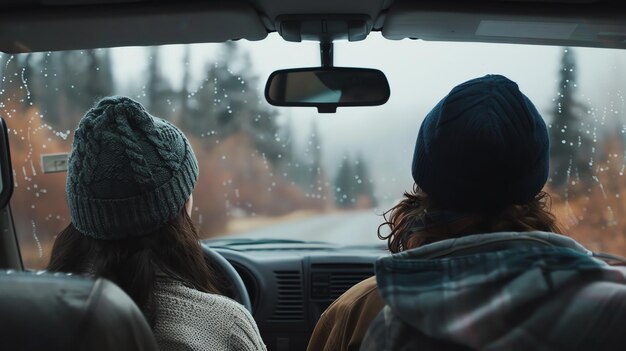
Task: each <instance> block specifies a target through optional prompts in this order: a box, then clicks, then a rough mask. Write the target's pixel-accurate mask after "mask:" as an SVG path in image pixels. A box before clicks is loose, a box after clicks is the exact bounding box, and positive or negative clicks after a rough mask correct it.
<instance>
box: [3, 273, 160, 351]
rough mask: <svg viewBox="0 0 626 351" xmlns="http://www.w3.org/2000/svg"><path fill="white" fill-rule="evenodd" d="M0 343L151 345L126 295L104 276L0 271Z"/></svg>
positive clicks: (19, 346)
mask: <svg viewBox="0 0 626 351" xmlns="http://www.w3.org/2000/svg"><path fill="white" fill-rule="evenodd" d="M0 345H1V346H0V348H2V349H4V350H16V351H19V350H94V351H105V350H115V351H126V350H129V351H130V350H139V351H142V350H157V349H158V348H157V344H156V341H155V339H154V335H153V334H152V331H151V329H150V326H149V325H148V323H147V322H146V320H145V318H144V316H143V314H142V313H141V311H140V310H139V308H138V307H137V306H136V305H135V303H134V302H133V301H132V299H131V298H130V297H129V296H128V295H126V293H124V292H123V291H122V290H121V289H120V288H119V287H117V286H116V285H115V284H113V283H111V282H110V281H108V280H106V279H95V280H94V279H90V278H87V277H82V276H71V275H66V274H61V273H43V272H42V273H32V272H17V271H0Z"/></svg>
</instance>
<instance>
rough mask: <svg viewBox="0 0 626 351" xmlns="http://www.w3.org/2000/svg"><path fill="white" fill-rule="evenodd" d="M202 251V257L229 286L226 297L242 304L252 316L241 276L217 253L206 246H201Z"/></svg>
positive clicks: (248, 296) (248, 297) (250, 304)
mask: <svg viewBox="0 0 626 351" xmlns="http://www.w3.org/2000/svg"><path fill="white" fill-rule="evenodd" d="M202 250H203V251H204V257H205V258H206V260H207V262H209V264H210V265H211V266H212V267H213V268H215V270H217V273H218V274H219V275H220V277H221V278H222V279H223V280H225V281H226V283H227V284H228V285H229V286H228V288H229V290H230V293H226V296H228V297H230V298H232V299H233V300H235V301H237V302H239V303H240V304H242V305H243V306H244V307H245V308H246V309H247V310H248V312H250V314H252V303H251V302H250V295H249V294H248V289H246V285H245V284H244V283H243V280H242V279H241V276H239V273H237V271H236V270H235V268H234V267H233V265H232V264H230V262H228V260H226V259H225V258H224V256H222V255H220V253H219V252H217V251H215V250H213V249H212V248H210V247H209V246H208V245H206V244H202Z"/></svg>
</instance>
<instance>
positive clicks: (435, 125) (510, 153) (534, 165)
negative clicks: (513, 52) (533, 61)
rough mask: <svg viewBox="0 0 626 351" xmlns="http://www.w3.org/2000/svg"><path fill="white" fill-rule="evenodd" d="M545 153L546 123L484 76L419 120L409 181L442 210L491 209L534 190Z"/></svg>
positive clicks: (511, 87)
mask: <svg viewBox="0 0 626 351" xmlns="http://www.w3.org/2000/svg"><path fill="white" fill-rule="evenodd" d="M549 149H550V148H549V141H548V131H547V129H546V125H545V123H544V121H543V119H542V118H541V116H540V115H539V112H537V109H536V108H535V106H534V105H533V104H532V103H531V102H530V100H529V99H528V98H527V97H526V96H525V95H524V94H522V93H521V92H520V91H519V88H518V86H517V84H515V83H514V82H513V81H511V80H509V79H508V78H506V77H503V76H500V75H488V76H485V77H482V78H476V79H472V80H470V81H467V82H465V83H463V84H461V85H459V86H457V87H455V88H454V89H452V91H450V93H449V94H448V95H447V96H446V97H445V98H443V100H441V101H440V102H439V103H438V104H437V106H435V107H434V108H433V109H432V111H430V113H429V114H428V115H427V116H426V118H425V120H424V122H423V123H422V126H421V128H420V131H419V134H418V136H417V143H416V145H415V153H414V156H413V167H412V172H413V179H414V180H415V182H416V183H417V185H418V186H419V187H420V188H421V189H422V190H423V191H424V192H426V194H428V196H429V198H430V199H431V200H432V201H433V202H434V204H435V205H437V206H439V207H441V208H443V209H449V210H459V211H467V212H479V211H485V210H497V209H500V208H502V207H505V206H508V205H512V204H522V203H525V202H527V201H529V200H531V199H532V198H534V197H535V196H536V195H537V194H538V193H539V192H540V191H541V189H542V188H543V186H544V184H545V182H546V180H547V178H548V162H549Z"/></svg>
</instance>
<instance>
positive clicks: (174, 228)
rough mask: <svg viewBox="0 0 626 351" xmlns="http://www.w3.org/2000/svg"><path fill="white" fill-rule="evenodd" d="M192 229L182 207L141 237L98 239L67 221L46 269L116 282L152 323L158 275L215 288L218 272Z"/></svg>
mask: <svg viewBox="0 0 626 351" xmlns="http://www.w3.org/2000/svg"><path fill="white" fill-rule="evenodd" d="M198 240H199V238H198V232H197V231H196V229H195V226H194V225H193V223H192V221H191V219H190V218H189V215H187V212H186V211H185V209H183V210H182V212H181V214H180V215H179V216H177V217H176V218H175V219H174V220H172V221H170V222H169V223H167V224H165V225H164V226H163V227H161V228H160V229H159V230H157V231H155V232H153V233H150V234H148V235H144V236H141V237H136V238H130V239H121V240H98V239H94V238H91V237H88V236H86V235H83V234H82V233H81V232H80V231H79V230H78V229H76V227H74V225H73V224H71V223H70V224H69V225H68V226H67V228H65V229H64V230H63V231H61V233H60V234H59V235H58V236H57V238H56V240H55V242H54V246H53V247H52V255H51V257H50V263H49V265H48V270H50V271H58V272H68V273H78V274H90V275H93V276H96V277H103V278H107V279H109V280H111V281H113V282H115V283H116V284H117V285H118V286H119V287H120V288H122V290H124V291H125V292H126V293H127V294H128V295H129V296H130V297H131V298H132V299H133V300H134V301H135V303H136V304H137V306H139V307H140V308H141V309H142V311H143V313H144V315H145V316H146V318H147V319H148V321H149V322H150V323H151V324H152V323H154V317H155V311H156V309H157V308H158V306H157V305H156V301H155V297H154V289H155V284H156V281H157V275H158V274H159V273H163V274H165V275H167V276H168V277H170V278H173V279H175V280H178V281H180V282H182V283H183V284H185V285H187V286H189V287H192V288H194V289H196V290H199V291H202V292H207V293H218V294H219V293H220V289H219V288H218V287H217V284H216V282H217V276H216V274H214V271H213V269H212V268H211V267H210V266H209V264H208V263H207V262H206V260H205V258H204V254H203V251H202V248H201V246H200V243H199V241H198Z"/></svg>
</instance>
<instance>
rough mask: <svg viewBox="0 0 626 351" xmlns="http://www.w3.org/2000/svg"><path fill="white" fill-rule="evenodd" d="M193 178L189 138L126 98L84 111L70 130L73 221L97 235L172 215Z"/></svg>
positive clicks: (148, 227)
mask: <svg viewBox="0 0 626 351" xmlns="http://www.w3.org/2000/svg"><path fill="white" fill-rule="evenodd" d="M197 179H198V162H197V160H196V157H195V155H194V153H193V150H192V149H191V146H190V145H189V142H188V141H187V139H186V138H185V136H184V135H183V133H182V132H181V131H180V130H178V128H176V127H175V126H174V125H172V124H171V123H169V122H167V121H164V120H162V119H160V118H156V117H153V116H151V115H150V114H148V112H147V111H146V110H145V109H144V107H143V106H141V104H139V103H138V102H136V101H133V100H132V99H129V98H127V97H120V96H114V97H108V98H105V99H103V100H101V101H100V102H98V103H97V104H96V106H95V107H93V108H92V109H91V110H89V111H87V113H86V114H85V116H84V117H83V119H82V120H81V121H80V124H79V126H78V129H77V130H76V132H75V133H74V143H73V144H72V154H71V156H70V159H69V165H68V174H67V184H66V191H67V200H68V204H69V208H70V214H71V218H72V223H73V224H74V226H75V227H76V228H77V229H78V230H79V231H80V232H81V233H83V234H84V235H87V236H90V237H93V238H96V239H123V238H129V237H134V236H140V235H144V234H147V233H151V232H153V231H155V230H157V229H159V228H160V227H161V226H163V225H164V224H165V223H167V222H169V221H171V220H172V219H174V218H175V217H176V216H177V215H178V214H179V213H180V212H181V211H182V208H183V207H184V205H185V202H186V201H187V199H188V198H189V196H190V194H191V192H192V190H193V188H194V186H195V184H196V181H197Z"/></svg>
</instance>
